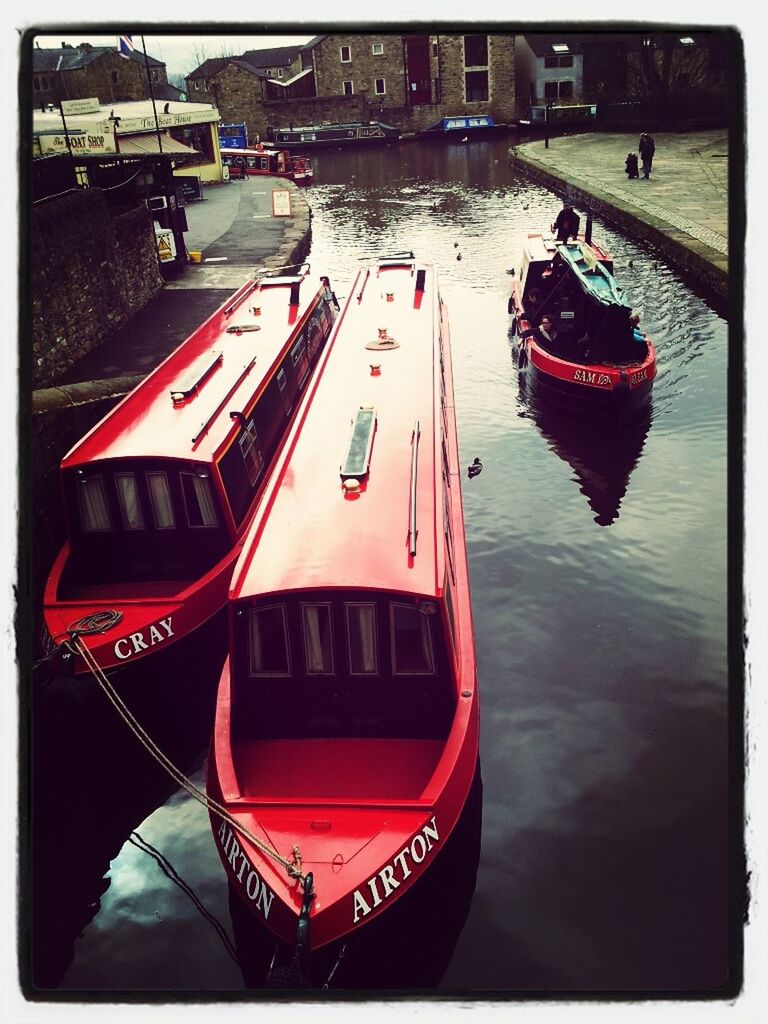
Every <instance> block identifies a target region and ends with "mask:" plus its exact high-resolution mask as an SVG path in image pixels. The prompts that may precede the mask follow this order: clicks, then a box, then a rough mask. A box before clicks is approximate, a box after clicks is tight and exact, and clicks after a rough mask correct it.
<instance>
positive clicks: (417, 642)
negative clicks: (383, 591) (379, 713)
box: [389, 601, 435, 676]
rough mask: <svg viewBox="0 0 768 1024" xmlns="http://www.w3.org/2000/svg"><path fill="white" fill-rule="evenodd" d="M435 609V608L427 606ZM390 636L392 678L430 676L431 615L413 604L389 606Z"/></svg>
mask: <svg viewBox="0 0 768 1024" xmlns="http://www.w3.org/2000/svg"><path fill="white" fill-rule="evenodd" d="M428 607H431V608H434V607H435V606H434V605H428ZM389 618H390V629H391V637H392V671H393V672H394V674H395V675H398V676H402V675H408V676H410V675H431V674H432V673H433V672H434V671H435V657H434V652H433V650H432V630H431V627H430V619H431V618H432V616H431V615H427V614H423V613H422V611H421V610H420V609H419V608H417V607H416V606H415V605H412V604H397V603H396V602H394V601H392V602H391V603H390V606H389Z"/></svg>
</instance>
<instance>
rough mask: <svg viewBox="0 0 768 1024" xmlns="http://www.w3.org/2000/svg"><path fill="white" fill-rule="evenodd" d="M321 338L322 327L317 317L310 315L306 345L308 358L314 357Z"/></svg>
mask: <svg viewBox="0 0 768 1024" xmlns="http://www.w3.org/2000/svg"><path fill="white" fill-rule="evenodd" d="M322 340H323V327H322V324H321V323H320V321H319V320H318V319H317V317H312V319H311V320H310V321H309V326H308V327H307V345H308V348H309V358H310V359H314V357H315V355H316V353H317V350H318V349H319V348H320V345H321V343H322Z"/></svg>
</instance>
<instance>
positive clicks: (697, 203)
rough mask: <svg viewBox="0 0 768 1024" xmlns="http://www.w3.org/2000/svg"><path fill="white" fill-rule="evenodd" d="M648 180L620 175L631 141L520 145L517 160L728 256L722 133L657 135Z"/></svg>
mask: <svg viewBox="0 0 768 1024" xmlns="http://www.w3.org/2000/svg"><path fill="white" fill-rule="evenodd" d="M655 138H656V158H655V159H654V165H653V171H652V173H651V180H650V181H644V180H642V179H640V180H636V181H632V182H630V181H629V179H627V178H626V177H625V175H624V173H623V167H624V158H625V157H626V154H627V152H628V151H629V152H636V151H637V135H634V134H633V135H628V134H607V133H594V134H589V135H574V136H560V137H556V138H553V139H551V140H550V143H549V147H546V146H545V144H544V142H543V141H539V140H537V141H535V142H530V143H525V144H524V145H522V146H520V147H518V148H517V151H518V152H519V153H520V155H521V156H525V157H527V158H528V159H532V160H535V161H536V162H537V163H539V164H540V165H541V166H542V168H546V169H548V170H550V171H552V172H553V173H555V174H562V175H563V176H564V177H566V178H567V179H569V180H570V181H572V182H573V183H574V184H575V183H578V184H579V185H583V187H584V188H585V190H586V191H588V192H594V193H604V194H606V195H608V196H610V197H612V198H613V199H614V200H615V201H616V203H617V204H618V205H621V206H622V207H624V208H625V209H628V210H630V211H631V210H632V208H633V207H634V208H635V209H636V211H637V215H638V216H639V217H640V218H641V219H644V220H652V219H653V220H656V221H660V222H662V223H663V224H667V225H668V226H669V227H670V228H673V229H674V230H676V231H681V232H684V233H685V234H687V235H688V236H689V237H690V238H691V239H695V240H697V241H699V242H702V243H704V244H705V245H707V246H709V247H710V248H711V249H713V250H714V251H715V252H716V253H719V254H721V255H723V256H727V255H728V136H727V133H726V132H725V131H708V132H696V133H690V134H686V135H677V134H671V133H670V134H666V133H664V134H661V133H660V134H658V135H656V136H655Z"/></svg>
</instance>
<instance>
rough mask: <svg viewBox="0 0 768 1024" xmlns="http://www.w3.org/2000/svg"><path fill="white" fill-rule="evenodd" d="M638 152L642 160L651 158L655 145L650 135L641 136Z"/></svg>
mask: <svg viewBox="0 0 768 1024" xmlns="http://www.w3.org/2000/svg"><path fill="white" fill-rule="evenodd" d="M637 148H638V149H639V150H640V156H641V157H642V159H643V160H645V159H647V158H648V157H649V156H653V154H654V153H655V152H656V143H655V142H654V141H653V136H652V135H643V136H641V137H640V144H639V146H638V147H637Z"/></svg>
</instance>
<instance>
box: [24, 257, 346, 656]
mask: <svg viewBox="0 0 768 1024" xmlns="http://www.w3.org/2000/svg"><path fill="white" fill-rule="evenodd" d="M308 277H309V266H308V264H303V265H302V266H301V267H289V268H283V270H281V271H274V272H264V273H262V274H260V275H258V276H257V277H256V279H254V280H251V281H249V282H247V283H246V284H244V285H243V286H242V288H240V289H239V290H238V291H237V292H236V293H235V294H234V295H233V296H232V297H231V299H230V300H229V301H228V302H227V304H226V305H225V306H223V307H222V308H221V309H219V310H218V311H217V312H216V313H214V314H213V315H212V316H211V317H210V318H209V319H208V320H207V321H206V322H205V323H203V324H202V325H201V326H200V327H199V328H197V330H195V332H194V333H193V334H192V335H191V336H190V337H189V338H188V339H187V340H186V341H185V342H184V343H183V344H182V345H181V346H180V347H179V348H178V349H176V351H175V352H173V353H172V354H171V355H170V356H169V357H168V358H167V359H166V360H165V361H164V362H163V363H161V365H160V366H159V367H158V368H157V369H156V370H155V371H154V372H153V373H151V374H150V375H149V376H148V377H147V378H146V379H145V380H144V381H142V383H141V384H140V385H139V386H138V387H137V388H136V389H135V390H134V391H132V392H131V393H130V394H129V395H128V396H127V397H126V398H124V399H123V401H122V402H120V404H119V405H117V406H116V407H115V408H114V409H113V410H112V411H111V412H110V413H109V414H108V415H107V416H106V417H105V418H104V419H103V420H102V421H101V422H100V423H99V424H97V426H95V427H94V428H93V429H92V430H91V431H90V432H89V433H88V434H87V435H86V436H85V437H84V438H83V439H82V440H81V441H80V442H79V443H78V444H77V445H76V446H75V447H74V448H73V449H72V450H71V451H70V452H69V454H68V455H66V456H65V457H64V459H63V460H62V463H61V480H62V488H63V495H64V506H65V510H66V516H67V522H68V527H69V530H68V534H69V539H68V540H67V541H66V543H65V544H64V546H63V548H62V550H61V552H60V553H59V555H58V557H57V559H56V562H55V564H54V566H53V569H52V570H51V573H50V576H49V578H48V582H47V585H46V589H45V598H44V615H45V623H46V626H47V629H48V631H49V633H50V635H51V637H52V638H53V640H54V641H55V642H56V643H57V644H60V645H63V647H64V650H65V651H66V649H67V641H68V640H69V639H70V638H71V637H72V634H73V633H77V634H78V635H80V636H81V637H82V639H83V642H84V643H85V644H86V646H87V647H88V648H89V649H90V651H91V654H92V655H93V657H94V658H95V659H96V661H97V662H98V664H99V665H100V666H101V667H102V668H104V669H110V668H116V667H119V666H126V665H129V664H132V663H134V662H137V661H139V660H141V659H146V658H148V657H149V656H150V655H152V654H154V653H156V652H159V651H162V650H165V649H167V648H168V647H169V645H171V644H173V643H175V642H177V641H179V640H180V639H181V638H183V637H187V636H189V635H190V634H192V633H193V632H194V631H195V630H196V629H197V628H198V627H199V626H201V625H202V624H203V623H205V622H206V621H208V620H209V619H210V618H211V617H212V616H213V615H214V614H215V613H216V612H217V611H218V610H220V609H223V608H224V606H225V604H226V600H227V591H228V587H229V583H230V579H231V577H232V572H233V569H234V567H235V563H236V561H237V558H238V555H239V554H240V549H241V547H242V543H243V538H244V536H245V534H246V532H247V530H248V527H249V525H250V523H251V520H252V518H253V514H254V512H255V509H256V505H257V503H258V501H259V499H260V497H261V494H262V492H263V489H264V486H265V482H266V479H267V477H268V475H269V469H270V465H271V464H272V463H273V461H274V459H275V457H276V455H277V453H278V452H279V450H280V446H281V444H282V443H283V441H284V439H285V437H286V434H287V431H288V428H289V426H290V424H291V421H292V419H293V417H294V415H295V412H296V409H297V407H298V404H299V400H300V398H301V395H302V392H303V391H304V390H306V388H307V385H308V382H309V381H310V380H311V376H312V371H313V368H314V366H315V365H316V363H317V360H318V358H319V356H320V354H321V352H322V349H323V348H324V346H325V343H326V341H327V339H328V336H329V334H330V333H331V330H332V327H333V323H334V321H335V318H336V309H337V308H338V304H337V303H336V297H335V295H334V294H333V292H332V291H331V287H330V283H329V281H328V279H327V278H320V280H319V282H318V285H317V286H313V285H311V284H310V281H309V280H308ZM73 668H74V670H75V671H76V672H85V671H87V666H86V665H85V663H84V661H83V659H82V657H81V656H80V655H79V654H78V655H77V656H76V657H75V659H74V666H73Z"/></svg>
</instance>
